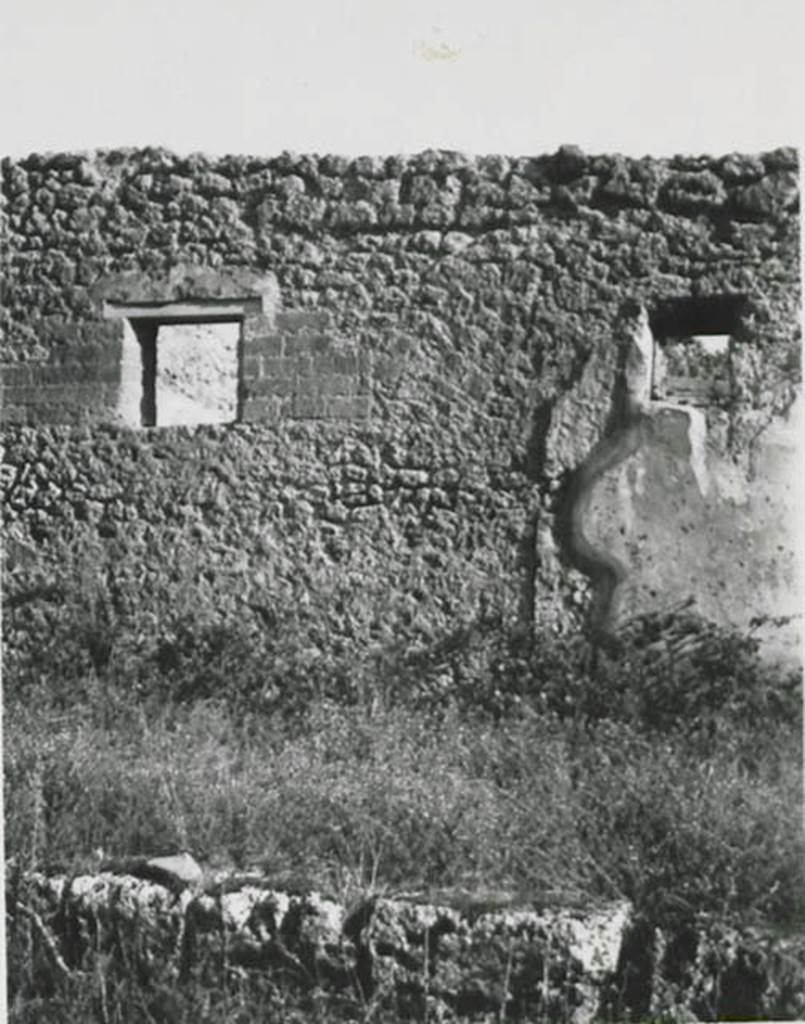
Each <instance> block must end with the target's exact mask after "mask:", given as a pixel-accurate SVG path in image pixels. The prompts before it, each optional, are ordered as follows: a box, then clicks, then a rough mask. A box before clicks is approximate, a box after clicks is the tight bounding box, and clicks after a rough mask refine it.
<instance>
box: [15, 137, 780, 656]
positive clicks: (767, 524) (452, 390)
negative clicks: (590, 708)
mask: <svg viewBox="0 0 805 1024" xmlns="http://www.w3.org/2000/svg"><path fill="white" fill-rule="evenodd" d="M3 193H4V197H5V209H4V216H5V225H6V244H5V250H6V258H5V261H4V267H3V272H4V291H3V320H4V329H5V343H4V350H3V360H4V366H3V379H4V384H5V397H4V403H3V413H4V419H5V421H6V428H5V434H6V456H5V458H6V461H5V464H4V470H3V472H4V479H5V482H6V485H7V492H6V506H5V508H6V534H7V538H8V544H7V549H8V564H7V571H6V593H7V595H8V598H9V600H10V612H9V613H7V616H6V625H5V629H6V643H7V647H8V649H9V650H12V651H13V650H17V649H19V650H22V649H24V648H25V647H26V644H28V645H30V644H31V643H32V642H33V640H32V638H33V637H35V636H36V635H37V634H38V633H39V634H41V632H42V631H43V630H44V631H51V632H52V631H53V630H54V629H57V628H58V627H59V622H61V619H60V616H61V615H62V612H61V610H60V608H59V606H58V602H57V601H54V600H53V599H52V598H51V599H50V600H48V599H47V597H46V596H45V597H43V596H42V593H43V591H42V588H43V587H44V588H45V589H44V593H45V595H46V594H47V593H48V592H49V593H51V594H52V593H53V592H54V591H53V587H55V588H56V591H55V592H61V593H64V594H68V595H69V594H71V593H74V592H75V591H76V588H77V587H78V586H79V583H80V581H81V579H83V578H84V576H85V575H86V573H87V572H89V573H90V574H91V573H92V569H91V567H92V566H93V565H96V566H102V565H105V566H107V567H111V566H114V567H115V568H114V574H115V580H116V582H115V586H117V588H118V590H120V589H121V578H122V580H123V582H124V583H125V586H124V587H123V590H124V591H125V594H126V597H125V600H123V599H121V602H122V604H121V611H120V614H121V616H123V617H124V618H125V616H129V618H130V619H131V621H134V619H138V621H139V622H142V620H143V617H148V616H151V617H152V619H153V620H154V621H159V620H160V617H162V618H163V619H164V617H165V616H166V615H168V613H169V612H174V613H175V611H176V602H177V589H176V588H177V587H178V588H179V590H180V591H181V593H182V595H183V598H182V600H184V601H185V603H186V606H187V607H188V608H192V607H193V606H194V605H195V606H199V607H203V608H214V609H215V611H214V613H213V612H210V614H214V616H218V617H219V618H221V617H226V616H232V617H236V618H239V619H241V620H242V619H243V618H244V617H245V618H249V617H251V619H253V620H254V622H255V623H258V622H259V615H258V613H257V612H255V610H254V609H255V607H257V608H262V609H263V611H264V612H265V610H266V609H268V610H269V614H273V610H274V609H276V608H277V607H281V608H285V609H287V607H288V606H289V604H293V605H294V607H297V606H299V603H300V601H301V603H302V604H304V600H303V598H304V595H307V596H308V598H312V600H313V601H314V602H315V601H316V600H319V601H320V602H321V604H322V605H324V606H326V608H325V617H326V618H327V620H328V627H329V639H328V640H326V641H325V640H323V639H322V638H321V637H317V636H313V635H312V634H311V636H310V637H308V639H309V640H310V642H311V644H312V646H313V649H319V650H320V649H321V644H324V643H327V644H331V643H334V642H336V643H350V642H353V641H354V642H357V639H356V638H362V639H363V640H365V641H366V642H367V643H370V642H371V643H381V642H385V639H387V636H386V633H387V631H388V623H389V622H391V623H392V624H399V625H400V628H403V627H405V628H408V626H410V625H411V623H412V622H413V623H414V624H415V626H416V631H418V635H419V636H420V639H422V640H423V641H438V639H439V638H440V637H443V636H444V635H445V633H446V632H449V631H450V630H451V629H453V628H455V626H456V624H460V623H467V622H474V621H479V620H480V619H482V618H483V617H484V615H485V614H486V613H487V611H488V609H489V608H490V607H492V606H494V608H495V609H496V610H497V613H499V615H500V616H502V618H503V619H504V620H506V621H509V622H515V621H520V622H521V623H524V624H525V625H528V626H530V625H532V624H534V623H536V624H537V625H539V626H542V627H545V628H550V629H558V630H563V629H575V628H578V626H579V625H580V623H581V622H582V620H583V618H584V615H585V610H586V609H587V608H588V607H589V606H590V602H591V597H592V590H594V589H595V588H596V587H599V585H601V586H603V584H602V583H601V581H600V580H599V579H596V577H595V573H591V572H590V571H589V566H587V567H585V565H583V564H582V562H581V561H580V560H579V559H578V558H574V557H573V550H572V549H571V548H572V545H569V543H568V541H567V536H568V531H567V530H566V529H565V528H564V526H563V521H566V520H569V519H570V518H572V517H573V516H574V515H575V516H576V517H577V518H579V519H580V520H583V521H581V522H580V523H579V527H578V529H579V531H580V534H581V535H583V536H584V538H585V539H586V541H587V542H589V547H590V548H591V549H593V550H594V551H598V552H599V554H598V556H597V557H598V561H599V564H601V565H603V564H604V563H605V562H606V560H607V558H608V557H609V554H611V555H612V557H614V558H615V559H616V561H617V562H618V564H620V565H623V566H625V567H626V570H627V575H628V577H629V578H628V580H626V581H622V580H619V581H618V585H619V586H620V585H621V584H622V583H623V584H624V585H623V586H621V591H622V593H620V599H619V606H618V610H617V615H616V619H617V621H622V620H623V619H624V618H626V617H628V616H629V615H630V614H633V613H634V612H635V611H637V610H647V609H648V608H651V607H656V608H663V607H666V606H668V605H670V604H673V603H674V602H676V601H678V600H680V599H683V598H685V597H687V596H688V595H689V594H693V595H694V596H696V597H697V598H699V599H700V601H701V602H702V605H703V610H704V611H705V612H706V613H707V614H709V615H711V616H712V617H714V618H716V619H717V620H719V621H725V622H732V623H734V624H737V625H745V624H746V623H747V622H748V621H749V619H750V618H751V617H752V616H755V615H758V614H761V613H771V614H775V615H779V614H787V613H789V612H791V611H792V609H793V608H794V607H795V605H796V595H797V586H796V579H795V575H794V566H795V562H796V558H795V549H794V547H793V534H792V528H791V521H792V519H793V518H794V517H795V515H796V511H797V507H798V505H797V501H798V497H797V495H796V494H794V493H793V492H792V491H791V490H790V484H791V467H792V465H793V463H792V461H791V459H792V457H793V441H792V437H791V436H790V431H791V430H792V429H793V428H791V427H790V426H788V427H787V426H786V424H787V423H789V422H790V421H789V420H787V419H786V417H787V416H789V415H790V410H791V408H792V405H793V402H794V397H795V393H796V386H797V382H798V380H799V340H798V309H799V299H800V296H799V285H798V245H799V239H798V214H797V209H798V189H797V161H796V154H795V153H794V151H793V150H787V149H781V150H777V151H775V152H772V153H766V154H762V155H758V156H744V155H736V154H732V155H729V156H725V157H721V158H717V159H711V158H704V157H702V158H698V157H697V158H693V157H691V158H674V159H671V160H651V159H648V158H646V159H642V160H634V159H625V158H622V157H617V156H613V157H592V156H587V155H585V154H583V153H581V152H580V151H578V150H577V149H575V148H574V147H564V148H563V149H561V150H559V152H557V153H556V154H554V155H553V156H546V157H535V158H534V157H525V158H519V159H515V158H505V157H500V156H489V157H478V158H469V157H465V156H462V155H460V154H455V153H446V152H426V153H423V154H420V155H417V156H413V157H407V158H402V157H390V158H388V159H377V158H359V159H356V160H351V161H350V160H345V159H342V158H338V157H331V156H325V157H317V156H293V155H288V154H284V155H282V156H280V157H277V158H274V159H260V158H253V157H223V158H220V159H208V158H206V157H203V156H190V157H179V156H174V155H172V154H170V153H166V152H164V151H162V150H156V149H147V150H141V151H112V152H99V153H95V154H91V155H81V154H59V155H52V156H31V157H29V158H27V159H24V160H20V161H17V162H12V161H8V160H7V161H5V162H4V164H3ZM138 303H139V304H140V313H142V312H143V309H146V307H148V308H147V309H146V312H148V310H149V309H150V314H149V315H152V316H157V315H158V313H159V308H160V307H161V308H162V314H164V315H166V316H169V318H170V317H171V316H172V317H173V319H176V318H177V317H179V313H178V312H177V310H179V307H180V306H181V304H182V303H185V304H189V305H188V307H187V308H190V307H192V309H191V313H192V315H193V317H196V318H198V317H201V318H202V319H203V317H204V315H205V314H204V311H205V309H206V310H207V313H209V314H210V315H215V316H218V318H221V317H222V316H223V315H224V314H225V312H226V309H229V308H230V307H229V306H227V305H226V304H227V303H235V304H237V303H241V306H239V307H238V314H237V315H238V317H239V318H240V319H241V321H242V324H243V327H242V336H241V337H242V342H241V346H242V348H241V353H240V379H239V383H238V389H239V391H238V397H237V410H238V412H237V422H235V423H233V424H231V425H225V426H221V425H215V426H203V427H198V428H195V429H192V428H187V427H164V428H159V427H157V429H149V430H143V429H141V427H140V425H139V423H138V422H137V416H138V415H139V412H138V408H137V403H136V402H135V403H134V404H133V406H132V403H131V402H129V404H128V405H126V402H125V401H123V399H122V397H121V396H124V395H125V389H126V386H127V382H128V384H129V385H130V384H131V380H132V372H133V373H134V382H135V385H136V383H137V381H138V380H139V379H140V374H141V368H140V367H139V366H135V368H134V371H132V368H131V364H130V362H127V356H126V329H127V328H126V324H127V323H132V324H133V323H135V321H136V316H134V314H132V312H131V311H132V309H134V308H135V307H137V304H138ZM205 303H206V304H207V305H206V306H205V305H204V304H205ZM127 304H128V305H127ZM149 304H150V305H149ZM171 304H172V305H171ZM216 304H217V305H216ZM168 307H170V308H168ZM155 310H156V312H155ZM166 310H167V313H166ZM635 310H638V311H641V310H642V312H641V313H640V315H641V316H642V317H643V319H644V321H645V322H647V323H648V324H649V325H650V330H651V331H652V333H653V339H652V346H653V347H654V348H655V349H656V347H657V345H659V344H660V343H661V342H662V340H663V338H664V337H665V336H668V337H671V336H675V335H679V334H685V335H696V334H699V333H701V334H713V333H722V334H729V335H730V336H731V338H732V342H731V351H730V367H731V370H730V372H731V378H732V384H731V388H730V391H729V393H728V394H727V395H726V397H723V398H722V399H720V400H719V401H718V402H716V403H715V404H707V403H705V405H704V408H701V407H699V409H698V414H697V415H698V419H697V418H696V416H694V415H693V414H692V413H690V410H689V408H688V404H689V403H686V400H684V398H681V399H680V400H679V401H678V402H677V403H676V404H674V402H673V398H672V400H671V401H670V402H669V401H668V397H667V395H665V394H664V393H663V401H664V402H665V406H666V408H665V410H664V411H663V410H662V409H660V403H659V402H657V403H655V406H653V407H652V409H651V410H649V411H650V412H651V416H650V417H649V418H650V419H651V422H652V424H653V427H652V429H651V430H650V431H649V432H648V433H645V432H644V433H643V434H641V435H640V440H639V443H636V444H635V445H634V446H632V447H631V448H629V446H628V444H627V446H626V448H625V449H624V453H623V455H622V457H621V458H620V459H617V460H615V461H614V462H613V463H612V464H611V465H609V464H607V465H604V463H603V462H602V463H601V466H602V467H603V468H601V471H600V472H599V473H593V472H592V471H591V469H590V466H591V462H590V460H591V459H592V460H593V462H594V461H595V459H596V452H597V451H598V452H599V455H600V449H598V448H597V446H598V445H599V444H600V443H601V440H602V438H606V437H609V438H610V439H611V438H612V437H614V436H615V433H617V430H618V429H621V428H623V424H622V423H620V424H619V423H618V416H619V409H618V401H619V398H618V396H619V388H620V386H621V383H622V379H623V377H624V373H625V372H626V370H627V369H628V367H627V364H628V359H629V352H630V346H631V345H632V343H633V337H632V335H631V334H630V328H629V324H630V323H632V321H633V320H634V317H635V315H636V314H635ZM115 311H116V312H115ZM185 315H189V314H188V313H187V309H186V310H185ZM650 347H651V346H650ZM651 373H653V370H652V371H650V372H649V378H648V379H649V386H650V387H651V383H650V382H651ZM694 391H695V389H694ZM648 400H649V402H650V401H651V400H652V399H651V396H649V399H648ZM132 408H133V409H134V412H133V413H132ZM641 429H642V428H641ZM786 430H788V431H789V433H788V434H787V433H786ZM613 431H614V432H615V433H613ZM622 436H623V437H624V438H625V437H626V434H623V435H622ZM629 443H630V444H631V442H629ZM627 449H628V450H627ZM585 466H587V473H586V477H585V474H584V473H582V477H584V478H585V479H586V481H587V488H586V491H585V493H584V495H583V496H580V495H577V499H578V500H577V501H576V502H575V504H574V505H573V507H572V508H571V507H569V506H568V504H567V496H568V494H569V493H570V494H572V493H573V481H574V479H575V480H577V481H578V479H579V476H578V474H579V472H580V471H581V470H583V469H584V467H585ZM574 474H575V477H574ZM786 488H788V490H786ZM582 506H583V509H582ZM580 510H581V511H583V515H581V511H580ZM602 551H603V552H605V554H604V556H601V554H600V552H602ZM66 553H69V558H68V557H67V555H66ZM43 566H44V567H47V572H45V570H44V569H43ZM111 571H112V569H111V568H110V572H111ZM82 574H84V576H82ZM44 576H47V583H46V585H45V583H44V582H43V579H44ZM758 581H762V582H761V584H760V585H758ZM169 584H170V585H169ZM48 587H50V588H51V590H50V591H48V590H47V588H48ZM610 596H611V595H610ZM123 606H125V607H123ZM135 606H136V607H135ZM610 610H611V609H610ZM256 615H258V617H257V618H255V616H256ZM138 616H139V618H138ZM384 617H385V618H386V626H385V627H384V624H383V621H382V620H383V618H384ZM384 628H385V629H386V633H384ZM393 628H396V625H395V626H393ZM384 638H385V639H384ZM9 664H10V665H12V666H13V665H14V664H15V662H14V661H13V658H12V659H11V661H10V662H9Z"/></svg>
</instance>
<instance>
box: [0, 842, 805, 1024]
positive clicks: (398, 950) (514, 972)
mask: <svg viewBox="0 0 805 1024" xmlns="http://www.w3.org/2000/svg"><path fill="white" fill-rule="evenodd" d="M178 859H181V858H175V857H174V858H154V859H152V860H151V861H148V862H146V860H145V858H142V864H140V865H139V868H138V869H135V870H137V874H136V875H133V874H126V873H121V872H120V871H105V872H101V873H99V874H95V875H80V876H78V877H65V876H55V877H48V876H46V875H42V874H30V875H26V876H24V877H18V876H13V877H11V878H8V879H7V881H6V888H7V894H6V899H7V906H8V908H9V916H8V923H7V931H6V934H7V941H8V942H9V943H10V945H11V947H12V952H13V954H14V955H15V956H18V955H19V950H20V948H21V945H25V944H27V947H26V948H27V949H28V957H29V961H28V967H27V969H28V970H30V971H32V972H34V973H35V974H37V975H38V976H39V977H40V979H41V985H42V986H43V988H48V989H49V988H50V986H51V985H52V984H53V982H54V980H55V981H63V980H64V979H65V978H67V977H69V976H70V975H71V974H72V973H74V972H81V971H87V970H88V969H91V968H92V965H93V962H94V961H96V960H99V961H100V962H102V963H103V965H104V970H105V972H106V976H107V978H109V979H113V978H114V976H115V971H118V970H119V971H121V972H122V973H123V974H130V973H131V972H132V971H136V973H137V977H138V978H139V980H140V984H143V985H147V984H149V983H151V982H153V981H154V980H156V979H159V980H160V982H161V983H163V984H164V982H165V980H166V979H169V980H170V983H171V984H178V985H179V986H181V985H183V984H185V983H186V982H188V981H189V980H190V979H198V978H199V977H203V978H204V979H205V980H206V983H207V984H210V985H215V984H216V979H218V980H219V981H220V980H222V979H223V978H224V977H225V976H226V974H227V972H233V971H239V972H247V973H249V972H257V973H262V974H267V975H268V976H270V977H272V978H274V979H275V980H276V981H277V982H278V983H281V984H283V985H288V984H290V985H295V986H299V987H301V988H303V989H306V990H308V991H311V990H326V991H330V992H343V993H351V994H353V995H354V996H355V997H357V998H359V999H360V1000H363V1001H368V1002H371V1003H372V1004H373V1005H380V1006H384V1007H393V1008H394V1011H395V1013H396V1014H397V1015H398V1016H399V1018H400V1019H415V1020H424V1019H427V1020H489V1019H491V1017H492V1016H494V1017H495V1018H496V1019H497V1017H501V1019H502V1017H503V1015H504V1014H505V1017H506V1019H507V1020H555V1021H565V1022H574V1024H582V1022H584V1024H587V1022H591V1021H593V1020H627V1019H630V1020H633V1019H637V1020H644V1019H649V1018H651V1019H662V1020H689V1021H696V1020H764V1019H798V1018H799V1019H801V1015H802V1012H803V1011H805V971H804V970H803V963H804V962H805V961H804V960H803V954H805V945H804V944H803V939H802V937H801V936H788V937H786V936H776V935H772V934H767V933H764V932H762V931H758V930H756V929H752V928H745V927H744V928H741V929H738V928H735V927H732V926H730V925H729V924H726V923H724V922H718V921H715V920H713V919H712V918H708V917H707V916H703V915H700V916H698V917H696V918H692V919H690V920H688V921H686V922H684V923H681V924H680V925H679V926H677V927H676V929H675V930H673V931H669V932H668V933H659V932H656V931H655V930H654V929H652V928H649V927H648V926H647V925H646V924H645V923H643V922H641V921H639V920H634V919H633V918H632V914H631V909H630V907H629V904H628V903H613V904H609V905H603V906H600V907H592V908H587V909H586V910H584V911H580V910H578V909H574V908H568V907H553V908H550V909H548V908H545V907H536V906H527V905H519V906H518V905H516V904H515V905H512V904H510V905H507V906H503V905H502V903H501V900H500V897H499V896H498V899H497V900H488V901H486V902H485V901H484V900H483V899H482V898H478V897H475V898H470V897H469V896H467V895H466V894H460V893H454V894H452V897H449V896H448V894H445V893H442V894H441V897H440V900H439V901H438V902H427V901H425V900H423V899H422V898H421V897H420V898H414V897H412V896H397V897H394V898H391V897H377V896H369V897H366V898H363V899H361V900H359V901H358V902H357V903H356V904H354V905H353V906H351V907H345V906H343V905H342V904H340V903H339V902H338V901H337V900H335V899H332V898H329V897H326V896H323V895H321V894H319V893H316V892H311V891H307V890H304V891H301V890H300V891H295V892H286V891H278V890H276V889H274V888H272V887H271V883H270V881H269V880H268V879H266V878H263V877H261V876H259V875H254V876H248V877H235V876H226V875H223V874H222V875H220V876H213V875H208V876H205V877H197V874H196V873H195V872H192V873H191V875H192V877H184V876H186V875H187V874H188V873H187V871H178V872H177V871H175V870H170V871H166V876H169V877H165V878H163V879H162V880H161V881H155V880H154V875H153V871H151V874H150V875H149V869H153V867H154V865H157V864H159V863H164V862H166V861H176V860H178ZM184 859H185V860H188V859H189V858H188V855H184ZM186 866H187V865H186V864H183V867H186ZM174 867H175V865H174ZM180 876H181V877H180Z"/></svg>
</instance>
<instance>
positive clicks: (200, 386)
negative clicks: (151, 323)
mask: <svg viewBox="0 0 805 1024" xmlns="http://www.w3.org/2000/svg"><path fill="white" fill-rule="evenodd" d="M239 337H240V324H238V323H216V324H205V323H196V324H182V323H178V324H160V326H159V327H158V328H157V333H156V366H155V368H154V372H155V385H154V391H155V395H154V399H155V410H154V412H155V424H156V426H160V427H166V426H176V425H179V424H194V423H232V422H234V420H235V419H236V418H237V406H238V403H237V396H238V340H239Z"/></svg>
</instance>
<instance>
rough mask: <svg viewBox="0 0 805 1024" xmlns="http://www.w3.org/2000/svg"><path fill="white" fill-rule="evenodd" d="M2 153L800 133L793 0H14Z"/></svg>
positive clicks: (803, 83)
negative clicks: (146, 146)
mask: <svg viewBox="0 0 805 1024" xmlns="http://www.w3.org/2000/svg"><path fill="white" fill-rule="evenodd" d="M3 7H4V13H2V15H0V39H2V41H1V42H0V132H1V133H2V134H0V152H2V153H4V154H9V155H13V156H22V155H25V154H27V153H28V152H31V151H34V150H40V151H41V150H60V149H88V148H97V147H104V148H106V147H112V146H124V145H127V146H141V145H149V144H153V145H164V146H167V147H169V148H171V149H174V150H177V151H179V152H190V151H194V150H203V151H207V152H210V153H225V152H236V153H253V154H259V155H266V156H269V155H273V154H276V153H279V152H281V151H282V150H285V149H287V150H292V151H296V152H318V153H325V152H338V153H344V154H347V155H353V154H359V153H369V154H384V153H411V152H417V151H419V150H422V149H425V148H428V147H433V148H446V149H459V150H465V151H468V152H475V153H483V152H503V153H509V154H513V155H523V154H539V153H546V152H552V151H553V150H555V149H556V147H557V146H559V145H560V144H562V143H575V144H577V145H580V146H581V147H582V149H584V150H585V151H587V152H591V153H599V152H612V151H620V152H624V153H631V154H634V155H642V154H644V153H651V154H654V155H671V154H673V153H712V154H719V153H724V152H728V151H731V150H742V151H749V152H751V151H758V150H762V149H769V148H774V147H776V146H778V145H797V146H798V145H800V144H801V143H802V141H803V140H805V109H804V108H805V104H803V100H802V97H803V96H805V74H804V73H803V63H804V62H803V56H802V54H803V43H805V0H763V2H760V0H751V2H750V0H675V2H674V0H551V2H550V3H548V2H546V0H528V2H525V0H486V2H483V3H480V2H477V0H432V2H429V3H428V2H422V0H406V2H402V0H307V2H302V3H294V0H225V2H224V0H216V2H213V0H16V2H13V0H6V3H5V5H3Z"/></svg>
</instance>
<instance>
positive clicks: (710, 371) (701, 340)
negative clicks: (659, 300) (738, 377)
mask: <svg viewBox="0 0 805 1024" xmlns="http://www.w3.org/2000/svg"><path fill="white" fill-rule="evenodd" d="M742 304H743V298H742V297H741V296H732V295H729V296H708V297H705V298H684V299H678V300H670V301H666V302H665V303H663V304H662V305H660V306H659V307H658V308H657V309H656V310H655V312H654V315H653V316H652V318H651V323H652V331H653V334H654V361H653V372H652V398H654V399H655V400H660V401H667V402H674V403H676V404H679V405H696V406H725V405H728V404H729V403H730V401H731V400H732V396H733V376H732V366H731V362H732V359H731V357H732V351H733V346H734V338H733V333H734V331H735V330H736V328H737V325H738V322H739V316H740V311H741V307H742Z"/></svg>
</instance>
